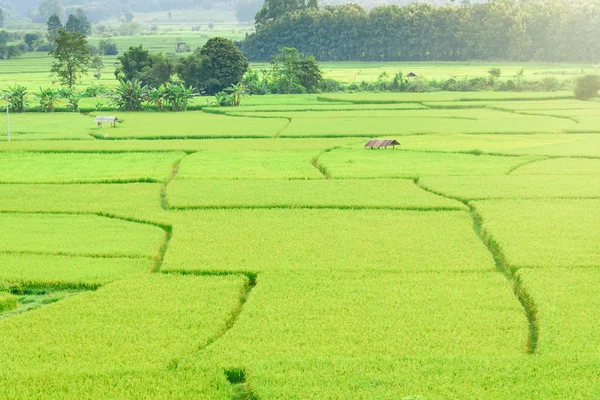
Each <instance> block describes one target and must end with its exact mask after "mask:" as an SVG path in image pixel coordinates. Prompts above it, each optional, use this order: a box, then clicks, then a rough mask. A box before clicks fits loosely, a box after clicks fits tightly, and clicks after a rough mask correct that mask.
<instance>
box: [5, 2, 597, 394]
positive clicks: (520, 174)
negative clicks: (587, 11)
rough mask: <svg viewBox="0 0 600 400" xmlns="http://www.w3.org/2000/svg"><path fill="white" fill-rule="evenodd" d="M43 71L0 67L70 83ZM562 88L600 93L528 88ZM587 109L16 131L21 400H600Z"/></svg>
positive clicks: (317, 111) (13, 256)
mask: <svg viewBox="0 0 600 400" xmlns="http://www.w3.org/2000/svg"><path fill="white" fill-rule="evenodd" d="M215 13H218V11H217V10H215V11H214V12H212V11H211V12H207V14H206V15H205V16H199V15H197V14H193V13H190V14H189V15H188V17H189V20H190V22H189V23H190V24H191V23H192V20H198V21H199V20H200V19H201V18H212V17H210V15H214V14H215ZM136 18H137V16H136ZM140 18H142V16H140ZM143 18H147V19H145V20H147V21H148V23H156V24H157V25H159V26H160V31H159V32H160V33H162V32H163V29H164V31H165V32H166V30H167V29H169V28H173V25H172V24H170V23H169V21H168V20H165V18H166V13H157V14H155V15H153V16H143ZM177 18H178V19H179V18H185V15H184V13H179V14H178V15H177ZM186 23H187V22H186ZM195 23H200V22H195ZM215 24H216V25H217V28H216V29H215V31H219V32H224V31H225V29H229V28H226V27H227V26H228V24H229V22H227V21H226V20H224V21H223V22H215ZM178 32H180V33H179V34H180V35H182V36H185V35H188V34H192V33H191V32H188V28H187V27H183V30H181V31H178ZM217 33H218V32H215V34H217ZM175 34H176V33H175V31H171V32H170V33H168V34H165V35H159V36H160V37H161V38H164V39H168V41H166V42H164V43H163V42H157V43H154V44H151V43H150V42H151V41H152V40H156V39H157V38H156V37H144V40H145V43H147V44H148V45H153V46H156V48H160V47H161V46H172V43H171V39H173V36H174V35H175ZM194 34H197V33H194ZM124 42H125V40H124V39H123V43H124ZM119 45H120V46H121V45H122V43H120V44H119ZM29 57H30V55H27V56H26V57H24V59H21V60H19V61H15V60H9V61H7V62H2V63H0V64H1V65H0V76H1V77H2V78H3V79H4V80H3V81H4V82H10V81H11V79H13V78H17V79H22V80H23V81H24V82H25V81H27V82H25V83H26V84H35V85H39V82H40V81H41V82H44V83H43V84H44V85H46V83H47V82H49V79H48V77H47V72H44V69H45V68H46V64H44V63H47V62H48V60H47V57H46V58H43V57H37V58H29ZM44 57H45V56H44ZM13 61H14V62H13ZM28 63H29V65H30V67H28ZM48 65H49V64H48ZM109 65H110V66H109V67H107V71H108V70H110V69H111V68H112V64H109ZM490 65H495V64H479V63H475V64H472V65H468V66H467V65H459V64H452V63H435V64H429V63H427V64H422V65H421V66H420V67H419V68H417V67H416V66H415V65H413V64H406V65H404V66H400V65H398V64H389V65H382V64H375V63H374V64H364V63H332V64H329V65H328V66H327V65H326V66H325V67H328V68H330V70H335V71H336V73H339V74H340V76H342V75H344V74H347V73H355V75H356V76H357V77H358V78H357V79H361V78H362V77H364V78H365V79H371V78H373V77H374V75H373V74H376V73H377V72H379V70H380V69H381V68H392V69H395V68H399V67H401V68H403V69H404V70H408V69H409V68H410V69H411V70H412V69H414V70H416V72H423V71H425V70H426V69H430V71H431V72H427V74H434V73H435V71H433V70H434V69H438V68H439V71H438V72H439V74H440V75H444V74H447V73H449V71H451V70H456V71H459V70H460V71H463V72H464V74H473V75H474V76H485V74H486V73H487V72H486V71H487V69H489V66H490ZM34 66H35V67H34ZM517 66H518V64H510V65H508V64H505V65H504V67H502V68H503V69H504V68H506V71H504V74H503V76H504V78H503V79H507V78H508V77H509V75H508V74H509V73H510V71H511V68H516V67H517ZM486 67H487V69H485V68H486ZM28 68H30V69H28ZM561 68H562V69H564V70H565V71H566V73H565V75H564V76H562V75H561V79H562V78H565V79H571V78H572V77H574V76H575V75H568V74H567V73H569V74H570V73H571V72H573V71H576V70H578V67H576V66H573V65H569V66H567V65H562V66H557V65H546V66H544V65H537V66H536V67H535V70H534V67H533V65H531V70H529V69H528V70H527V71H526V74H528V75H534V74H535V73H537V72H540V73H541V74H544V75H543V76H548V74H555V73H560V71H561ZM581 68H583V66H582V67H581ZM9 70H13V71H9ZM19 71H29V73H27V74H24V73H23V74H20V75H19V74H17V73H18V72H19ZM463 72H461V73H463ZM540 76H542V75H540ZM551 76H554V75H551ZM108 78H110V79H112V78H111V77H107V78H104V77H103V80H102V82H104V81H105V79H106V81H107V82H108ZM373 79H376V77H374V78H373ZM89 82H91V80H89V79H88V78H86V80H84V81H83V82H82V83H83V84H84V85H85V84H88V83H89ZM34 89H36V88H35V86H34ZM563 95H565V94H563V93H539V94H522V93H429V94H389V93H388V94H366V93H357V94H340V95H331V96H333V97H335V98H336V99H339V101H335V102H324V101H323V102H320V101H318V99H317V97H318V96H317V95H290V96H286V95H283V96H274V95H270V96H253V97H249V98H245V99H243V101H244V104H245V106H243V107H241V108H239V109H237V108H222V109H220V108H211V109H209V110H208V111H209V112H201V111H199V112H188V113H157V112H144V113H116V115H118V116H119V117H120V118H122V119H123V120H124V123H123V124H121V125H119V126H118V127H117V128H115V129H111V128H105V129H102V130H98V129H96V127H95V125H94V123H93V116H83V115H78V114H71V113H53V114H33V113H27V114H24V115H15V116H14V124H13V127H14V129H15V130H13V132H16V129H17V128H18V127H23V128H26V129H27V132H28V133H26V134H23V135H21V136H18V135H17V134H16V133H15V135H17V136H13V137H14V139H15V140H14V141H12V142H10V143H8V142H5V141H0V168H1V170H2V174H1V177H0V224H2V228H3V229H2V230H0V309H1V308H2V306H1V304H2V301H3V300H2V298H3V297H6V295H5V293H12V294H13V295H15V296H16V298H17V301H18V305H17V308H16V309H12V310H9V311H0V313H1V315H0V337H2V341H0V398H9V399H12V398H15V399H17V398H18V399H21V398H33V399H42V398H43V399H65V398H77V399H79V398H82V399H98V398H119V399H127V398H148V399H169V398H203V399H204V398H206V399H232V398H261V399H275V398H276V399H279V398H285V399H287V398H290V399H310V398H319V399H321V398H356V399H373V398H377V399H446V398H448V399H452V398H461V399H462V398H477V399H534V398H536V399H537V398H543V399H564V398H569V399H570V398H573V399H579V398H585V399H592V398H599V397H600V392H599V386H598V384H597V383H598V373H597V371H598V370H599V369H598V367H599V366H600V358H599V354H598V351H597V349H596V347H597V346H595V343H597V342H598V334H597V331H598V329H597V328H598V327H597V326H596V325H597V323H596V321H597V320H598V315H597V314H598V312H597V309H598V304H597V298H598V294H599V293H598V289H597V288H596V286H597V285H595V283H596V281H597V278H598V276H597V275H598V267H600V258H599V252H598V244H597V242H598V240H597V236H598V235H597V232H598V227H600V215H599V214H598V210H600V203H599V202H600V200H598V198H599V197H600V196H599V194H600V192H598V190H599V189H598V188H599V187H600V185H599V183H600V182H599V181H598V176H599V172H598V171H599V170H600V168H599V167H598V165H597V161H598V159H600V134H597V133H590V132H594V130H596V129H597V126H594V124H596V122H595V121H596V120H597V118H598V117H596V113H597V102H579V101H575V100H573V99H559V97H561V96H563ZM325 96H329V95H325ZM510 97H518V98H519V100H510ZM544 98H549V100H543V99H544ZM464 100H469V101H464ZM95 101H102V99H86V100H85V102H86V106H89V107H93V105H94V102H95ZM204 101H205V99H196V101H195V103H196V104H202V103H203V102H204ZM351 102H354V103H355V104H352V103H351ZM365 102H366V103H370V104H360V103H365ZM377 102H381V103H390V104H381V105H380V104H375V103H377ZM421 102H422V103H424V104H426V105H427V106H429V107H431V109H424V108H423V107H424V106H423V105H421V104H420V103H421ZM465 106H468V107H472V106H477V107H480V108H462V109H453V108H452V107H465ZM483 107H488V109H485V108H483ZM417 108H418V109H417ZM496 108H499V109H501V110H500V111H499V110H496ZM215 113H221V114H215ZM520 113H528V114H535V115H522V114H520ZM227 114H231V115H227ZM233 114H236V115H238V116H234V115H233ZM239 114H244V115H245V116H239ZM261 117H276V118H261ZM289 119H291V123H290V124H289V126H288V125H287V124H288V122H289ZM2 123H4V118H0V131H2V132H4V128H3V127H5V125H1V124H2ZM282 124H283V125H282ZM65 126H67V127H70V128H72V129H63V128H64V127H65ZM480 129H481V131H479V130H480ZM428 130H431V131H432V132H436V133H431V134H429V133H423V132H426V131H428ZM567 131H568V132H569V133H567ZM576 131H581V132H585V133H573V132H576ZM375 132H381V133H380V134H379V133H377V134H375ZM501 132H505V133H501ZM535 132H546V133H535ZM105 133H107V134H108V135H109V137H108V138H106V139H105V138H104V134H105ZM90 134H92V135H90ZM353 134H356V135H365V136H361V137H336V136H348V135H353ZM93 135H95V136H97V138H96V137H95V136H93ZM286 135H290V136H291V135H298V136H301V137H298V138H290V137H287V138H286V137H285V136H286ZM255 136H262V137H260V138H259V137H255ZM316 136H323V137H316ZM325 136H327V137H325ZM234 137H235V138H234ZM191 138H195V139H191ZM367 138H398V139H399V141H400V142H401V143H402V145H401V146H400V147H399V148H396V150H391V149H389V150H366V149H364V148H363V145H364V144H365V142H366V139H367ZM17 139H19V140H17ZM21 139H24V140H21ZM26 139H29V140H26ZM54 139H57V140H54ZM58 139H60V140H58ZM82 139H85V140H82ZM113 139H120V140H113ZM557 157H559V158H557ZM436 193H439V195H437V194H436ZM452 198H460V199H461V200H462V202H461V201H458V200H453V199H452ZM482 239H483V240H482ZM515 291H516V295H515ZM524 294H526V295H527V296H526V297H527V298H528V299H531V301H532V302H531V303H529V304H525V305H524V304H522V301H523V299H524V297H523V295H524ZM14 306H15V305H14V299H13V300H11V304H10V308H14ZM525 310H527V312H525ZM528 317H529V318H533V322H532V321H531V320H528ZM532 328H533V331H534V333H535V334H536V335H539V336H538V337H537V338H538V341H537V348H536V350H535V354H528V352H529V351H530V350H531V346H528V344H529V343H531V337H532V336H531V335H532Z"/></svg>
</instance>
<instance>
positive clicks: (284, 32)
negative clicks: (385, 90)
mask: <svg viewBox="0 0 600 400" xmlns="http://www.w3.org/2000/svg"><path fill="white" fill-rule="evenodd" d="M255 25H256V33H253V34H250V35H248V36H247V37H246V39H244V40H243V41H242V42H240V44H239V45H240V48H241V49H242V51H243V52H244V54H245V55H246V57H248V59H250V60H252V61H259V60H269V59H270V58H271V57H272V56H273V55H275V54H276V53H277V52H278V50H279V49H280V48H282V47H295V48H297V49H298V50H299V51H301V52H303V53H306V54H312V55H314V56H315V57H316V58H317V59H318V60H320V61H349V60H352V61H360V60H362V61H434V60H439V61H463V60H490V59H493V60H511V61H528V60H539V61H549V62H556V61H592V62H597V61H598V54H600V41H599V40H597V38H598V37H600V2H598V0H571V1H563V0H528V1H514V0H494V1H488V2H486V3H479V4H470V2H469V1H463V2H462V3H461V5H455V4H445V5H442V6H434V5H431V4H427V3H423V2H419V3H417V4H409V5H406V6H402V7H400V6H396V5H389V6H378V7H375V8H373V9H372V10H370V11H368V12H367V11H366V10H365V9H363V8H362V7H361V6H359V5H358V4H343V5H340V6H324V7H322V8H319V7H318V5H317V2H316V1H313V0H266V1H265V3H264V5H263V7H262V9H260V11H258V13H257V14H256V17H255Z"/></svg>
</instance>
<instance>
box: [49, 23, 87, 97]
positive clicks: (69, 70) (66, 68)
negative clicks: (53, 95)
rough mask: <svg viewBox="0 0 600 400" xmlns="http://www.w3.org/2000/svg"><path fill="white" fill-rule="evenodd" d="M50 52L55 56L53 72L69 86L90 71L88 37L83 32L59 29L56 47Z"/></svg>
mask: <svg viewBox="0 0 600 400" xmlns="http://www.w3.org/2000/svg"><path fill="white" fill-rule="evenodd" d="M49 54H50V55H51V56H53V57H54V62H53V63H52V69H51V72H52V73H55V74H56V75H57V76H58V79H59V81H60V82H61V83H62V84H64V85H66V86H68V87H69V88H73V85H74V84H75V82H76V81H77V79H79V77H81V76H82V75H84V74H85V73H87V71H88V65H89V63H90V58H91V54H90V49H89V47H88V43H87V39H86V37H85V36H84V35H82V34H81V33H69V32H66V31H59V32H58V37H57V38H56V49H54V50H52V51H51V52H50V53H49Z"/></svg>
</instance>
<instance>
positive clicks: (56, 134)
mask: <svg viewBox="0 0 600 400" xmlns="http://www.w3.org/2000/svg"><path fill="white" fill-rule="evenodd" d="M92 125H94V120H93V119H91V118H90V117H86V116H84V115H81V114H79V113H52V114H50V115H49V114H44V113H24V114H18V113H12V114H11V116H10V127H11V140H19V141H21V140H59V139H61V140H67V139H68V140H74V139H75V140H91V139H92V137H91V136H89V135H88V134H87V130H88V128H89V127H90V126H92ZM7 136H8V134H7V126H6V118H1V119H0V140H3V141H5V140H7V138H8V137H7Z"/></svg>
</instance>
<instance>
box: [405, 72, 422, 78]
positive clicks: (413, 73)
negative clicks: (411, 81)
mask: <svg viewBox="0 0 600 400" xmlns="http://www.w3.org/2000/svg"><path fill="white" fill-rule="evenodd" d="M406 77H407V78H418V77H419V74H417V73H416V72H410V73H409V74H408V75H406Z"/></svg>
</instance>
